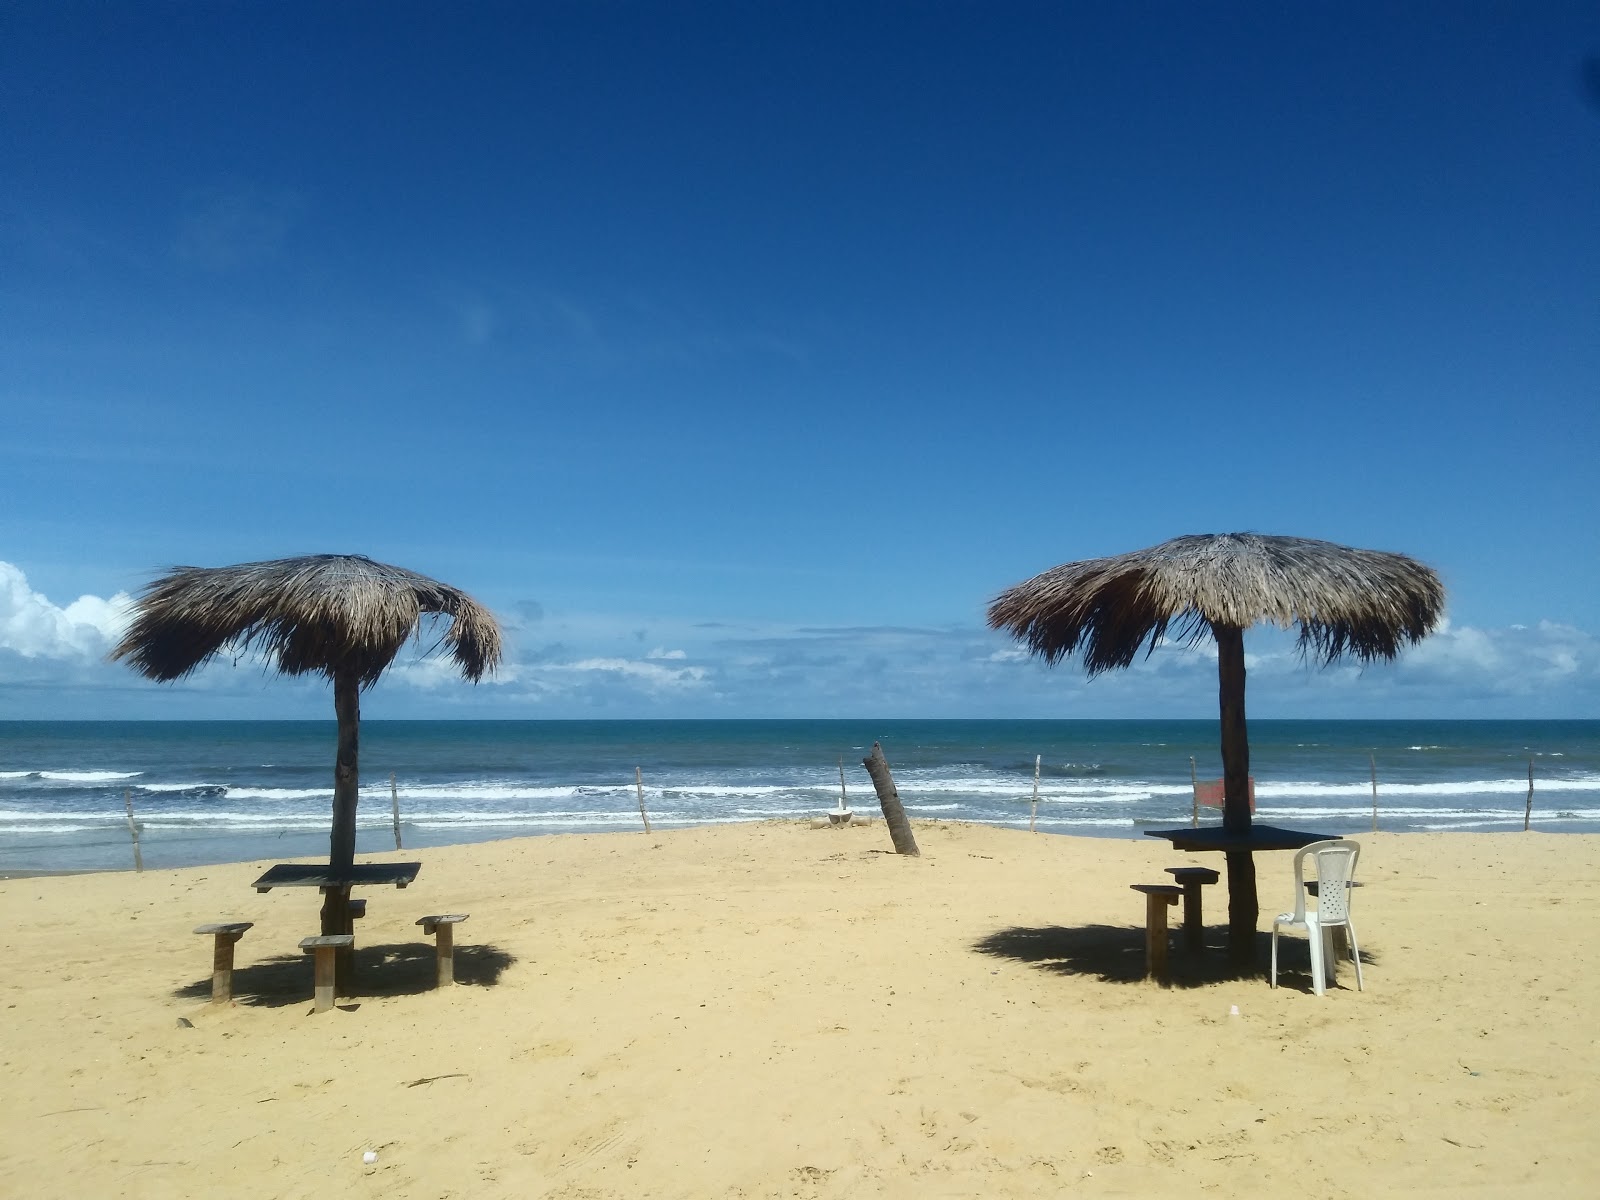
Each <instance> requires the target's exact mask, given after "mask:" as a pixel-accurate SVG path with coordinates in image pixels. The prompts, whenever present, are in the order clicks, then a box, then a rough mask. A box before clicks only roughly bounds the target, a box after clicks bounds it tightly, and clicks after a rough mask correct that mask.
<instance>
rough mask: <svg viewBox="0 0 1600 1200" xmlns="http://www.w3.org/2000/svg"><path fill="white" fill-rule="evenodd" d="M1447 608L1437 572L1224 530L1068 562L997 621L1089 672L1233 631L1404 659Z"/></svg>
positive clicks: (1318, 649) (1368, 658)
mask: <svg viewBox="0 0 1600 1200" xmlns="http://www.w3.org/2000/svg"><path fill="white" fill-rule="evenodd" d="M1443 610H1444V586H1443V585H1442V584H1441V583H1440V582H1439V577H1438V576H1437V575H1436V574H1434V572H1433V571H1432V570H1430V569H1429V568H1428V567H1425V566H1423V565H1422V564H1421V563H1419V562H1417V561H1415V560H1414V559H1410V558H1407V557H1405V555H1403V554H1390V553H1387V552H1385V551H1381V550H1354V549H1351V548H1350V547H1348V546H1338V545H1335V544H1334V543H1332V542H1318V541H1312V540H1310V539H1309V538H1291V537H1268V536H1265V535H1262V534H1259V533H1222V534H1210V535H1190V536H1187V537H1178V538H1173V539H1172V540H1171V541H1170V542H1162V543H1161V545H1159V546H1152V547H1150V548H1149V549H1148V550H1135V551H1134V552H1133V553H1131V554H1119V555H1117V556H1116V557H1115V558H1091V559H1086V560H1084V561H1083V562H1075V563H1067V564H1066V565H1065V566H1060V567H1055V568H1052V569H1051V570H1049V571H1046V572H1044V573H1043V574H1042V575H1036V576H1034V577H1033V578H1032V579H1030V580H1028V581H1027V582H1026V583H1019V584H1017V586H1016V587H1013V588H1009V589H1007V590H1006V591H1004V592H1002V593H1001V594H1000V595H999V596H998V597H996V599H995V601H994V603H993V604H991V605H990V606H989V625H990V627H991V628H993V629H1004V630H1007V631H1009V632H1010V633H1012V634H1014V635H1015V636H1016V637H1017V639H1018V640H1019V641H1023V642H1026V643H1027V644H1028V649H1029V650H1031V651H1032V652H1033V653H1034V654H1037V655H1038V656H1039V657H1041V658H1043V659H1044V660H1045V661H1046V662H1050V663H1054V662H1058V661H1060V660H1061V659H1063V658H1066V657H1068V656H1070V655H1072V654H1073V653H1078V654H1080V655H1081V657H1082V659H1083V664H1084V666H1085V667H1086V668H1087V669H1088V671H1089V674H1091V675H1098V674H1099V673H1100V672H1102V671H1109V670H1111V669H1112V668H1113V667H1126V666H1129V665H1130V664H1131V663H1132V662H1133V660H1134V659H1135V658H1137V657H1138V654H1139V651H1140V649H1141V648H1144V649H1145V651H1146V653H1148V652H1149V651H1151V650H1153V649H1154V648H1155V647H1156V645H1157V644H1158V643H1160V642H1161V641H1162V640H1163V639H1164V638H1166V636H1167V633H1168V630H1169V629H1171V630H1172V632H1173V634H1174V637H1175V640H1178V641H1185V642H1188V643H1190V644H1193V643H1194V642H1197V641H1199V640H1200V639H1201V638H1203V637H1204V636H1205V635H1206V634H1208V633H1210V632H1211V631H1212V629H1214V628H1216V627H1218V626H1223V627H1230V628H1234V629H1248V628H1249V627H1250V626H1251V625H1255V624H1257V623H1258V622H1261V621H1270V622H1272V623H1273V624H1275V625H1277V626H1279V627H1280V628H1283V629H1288V628H1289V627H1290V626H1291V625H1297V626H1299V631H1300V649H1301V651H1302V653H1304V654H1306V655H1307V656H1308V657H1313V658H1315V659H1317V660H1318V661H1320V662H1322V663H1331V662H1334V661H1335V660H1337V659H1339V658H1342V657H1344V656H1345V655H1347V654H1348V655H1350V656H1352V657H1354V658H1357V659H1359V660H1361V661H1362V662H1372V661H1376V660H1380V659H1392V658H1394V657H1395V656H1396V655H1397V654H1399V652H1400V650H1401V649H1402V647H1403V646H1404V644H1405V643H1407V642H1418V641H1421V640H1422V639H1423V638H1424V637H1426V636H1427V634H1428V633H1429V632H1430V631H1431V630H1432V629H1433V627H1434V625H1435V624H1436V623H1437V622H1438V620H1439V617H1440V615H1441V613H1442V612H1443Z"/></svg>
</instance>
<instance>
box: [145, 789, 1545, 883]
mask: <svg viewBox="0 0 1600 1200" xmlns="http://www.w3.org/2000/svg"><path fill="white" fill-rule="evenodd" d="M1528 771H1529V774H1530V776H1531V774H1532V772H1533V766H1532V765H1531V764H1530V765H1529V767H1528ZM1528 794H1529V795H1530V796H1531V795H1532V794H1533V793H1532V790H1531V788H1530V791H1529V793H1528ZM1529 803H1530V804H1531V803H1532V801H1531V800H1530V801H1529ZM122 804H123V807H124V808H126V809H127V810H128V836H129V837H131V838H132V839H133V869H134V871H135V872H142V871H143V870H144V855H142V854H140V853H139V825H138V822H136V821H135V820H134V819H133V793H132V792H130V791H129V790H128V789H127V788H123V789H122Z"/></svg>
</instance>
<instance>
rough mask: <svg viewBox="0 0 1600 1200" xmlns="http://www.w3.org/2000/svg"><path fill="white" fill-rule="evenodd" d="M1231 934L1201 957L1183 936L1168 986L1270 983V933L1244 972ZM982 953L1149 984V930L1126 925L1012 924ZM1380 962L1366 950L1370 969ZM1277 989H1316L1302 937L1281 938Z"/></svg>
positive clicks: (1212, 941) (1345, 976)
mask: <svg viewBox="0 0 1600 1200" xmlns="http://www.w3.org/2000/svg"><path fill="white" fill-rule="evenodd" d="M1227 936H1228V931H1227V929H1226V927H1224V926H1217V927H1214V928H1213V927H1208V928H1207V929H1206V931H1205V948H1204V949H1203V950H1202V951H1201V952H1200V953H1198V954H1194V953H1189V952H1186V951H1185V950H1184V949H1183V944H1182V938H1181V936H1175V937H1174V938H1173V940H1172V941H1173V944H1172V948H1171V952H1170V954H1169V955H1168V958H1167V968H1168V971H1167V973H1168V976H1169V980H1168V985H1167V986H1169V987H1179V988H1189V987H1205V986H1206V985H1208V984H1213V983H1222V982H1225V981H1227V980H1234V979H1265V978H1266V976H1267V962H1268V955H1269V953H1270V952H1271V948H1272V935H1271V933H1270V932H1269V933H1260V932H1258V933H1257V934H1256V940H1255V947H1254V949H1255V955H1254V962H1253V965H1252V966H1251V967H1249V968H1248V969H1246V970H1242V971H1241V970H1239V969H1238V968H1236V967H1234V966H1232V965H1231V964H1230V963H1229V961H1228V952H1227ZM972 948H973V950H974V951H976V952H977V953H979V954H987V955H989V956H990V957H992V958H1009V959H1011V960H1012V961H1013V962H1021V963H1029V964H1031V965H1032V966H1035V967H1038V968H1039V969H1040V970H1041V971H1053V972H1055V973H1056V974H1058V975H1088V976H1093V977H1094V978H1097V979H1099V980H1101V981H1102V982H1104V983H1143V982H1144V930H1143V929H1140V928H1138V927H1135V926H1127V925H1045V926H1040V927H1036V928H1028V927H1025V926H1013V927H1012V928H1010V929H1000V930H996V931H995V932H994V933H991V934H988V935H986V936H985V937H981V938H979V939H978V940H977V941H976V942H974V943H973V944H972ZM1374 961H1376V960H1375V958H1374V957H1373V955H1371V954H1370V953H1368V952H1367V950H1365V949H1363V950H1362V951H1361V962H1362V965H1363V966H1365V965H1366V964H1368V963H1371V962H1374ZM1343 965H1344V967H1345V968H1346V969H1345V970H1343V971H1342V972H1341V973H1340V975H1339V984H1340V986H1345V985H1346V984H1348V986H1350V987H1352V988H1353V987H1354V986H1355V976H1354V974H1353V973H1351V972H1350V971H1349V970H1348V967H1349V960H1348V959H1347V960H1345V963H1344V964H1343ZM1278 986H1279V987H1289V988H1298V989H1301V990H1304V991H1306V992H1309V991H1311V951H1310V950H1309V949H1308V948H1307V944H1306V939H1305V938H1303V937H1298V938H1297V937H1282V936H1280V937H1279V939H1278Z"/></svg>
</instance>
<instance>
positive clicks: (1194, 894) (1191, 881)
mask: <svg viewBox="0 0 1600 1200" xmlns="http://www.w3.org/2000/svg"><path fill="white" fill-rule="evenodd" d="M1167 874H1168V875H1171V876H1172V877H1173V878H1174V879H1176V880H1177V881H1178V882H1179V883H1180V884H1181V885H1182V886H1183V945H1184V948H1185V949H1187V950H1203V949H1205V941H1206V926H1205V922H1204V921H1203V920H1202V919H1201V916H1200V889H1201V888H1203V887H1205V886H1206V885H1207V884H1211V883H1215V882H1216V881H1217V880H1218V879H1220V878H1222V877H1221V876H1220V875H1218V874H1217V873H1216V872H1215V871H1213V870H1212V869H1211V868H1210V867H1168V868H1167Z"/></svg>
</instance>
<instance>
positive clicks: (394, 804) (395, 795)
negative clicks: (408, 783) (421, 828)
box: [389, 771, 405, 850]
mask: <svg viewBox="0 0 1600 1200" xmlns="http://www.w3.org/2000/svg"><path fill="white" fill-rule="evenodd" d="M389 808H390V810H391V811H392V812H393V813H394V848H395V849H396V850H404V849H405V847H404V846H402V845H401V844H400V789H399V788H398V787H397V786H395V781H394V772H393V771H390V772H389Z"/></svg>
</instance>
